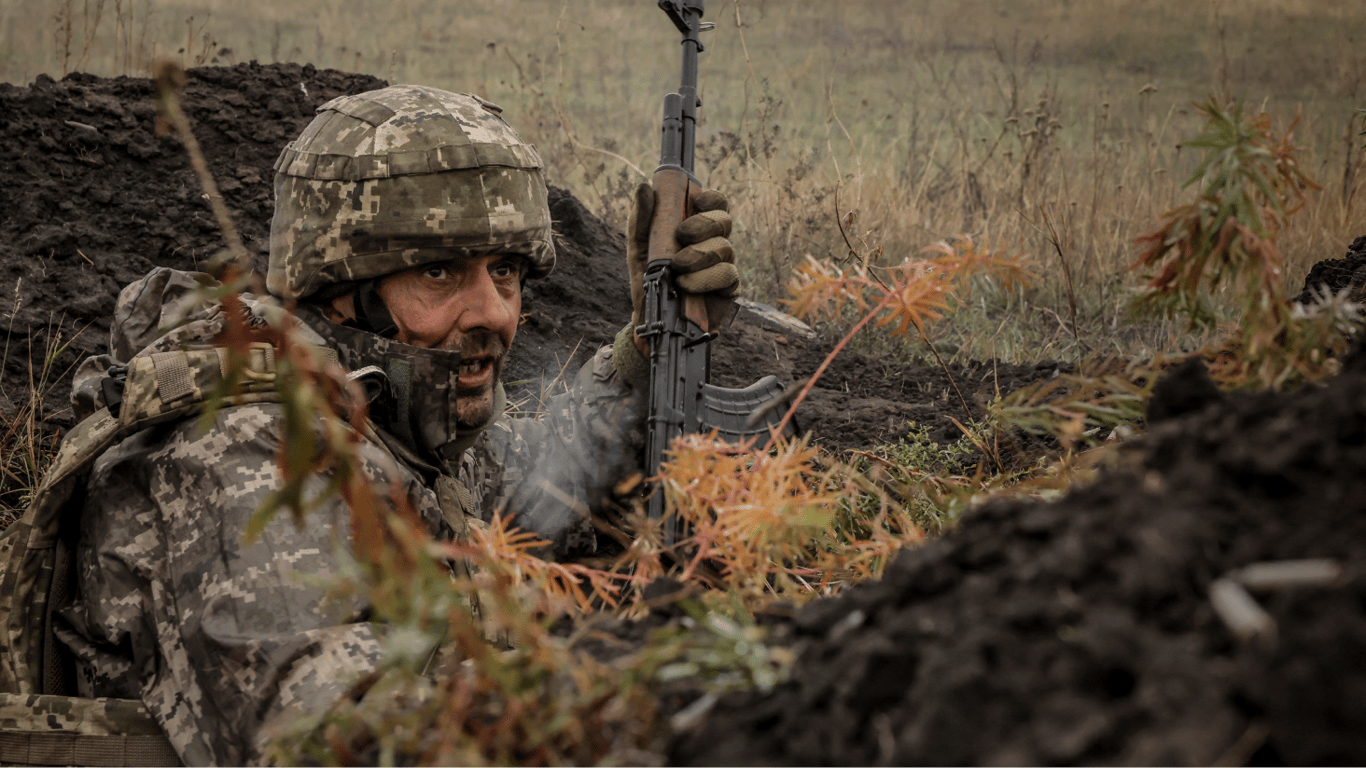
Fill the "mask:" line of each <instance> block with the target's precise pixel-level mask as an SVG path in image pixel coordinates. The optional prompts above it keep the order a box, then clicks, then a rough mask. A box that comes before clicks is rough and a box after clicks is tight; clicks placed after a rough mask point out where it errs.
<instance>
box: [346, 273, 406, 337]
mask: <svg viewBox="0 0 1366 768" xmlns="http://www.w3.org/2000/svg"><path fill="white" fill-rule="evenodd" d="M356 304H357V306H356V314H357V317H356V327H357V328H359V329H360V330H362V331H366V332H368V333H373V334H375V335H376V336H380V337H383V338H386V339H392V338H394V337H395V336H397V335H398V324H397V323H395V322H394V316H393V315H391V314H389V308H388V307H387V306H385V305H384V299H383V298H381V297H380V295H379V279H378V278H371V279H370V280H365V281H362V282H361V284H360V286H359V287H358V288H357V289H356Z"/></svg>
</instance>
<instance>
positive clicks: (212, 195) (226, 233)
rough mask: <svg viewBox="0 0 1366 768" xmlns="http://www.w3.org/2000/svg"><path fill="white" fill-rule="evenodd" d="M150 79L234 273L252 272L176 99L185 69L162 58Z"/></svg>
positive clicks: (261, 289)
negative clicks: (221, 236) (184, 153)
mask: <svg viewBox="0 0 1366 768" xmlns="http://www.w3.org/2000/svg"><path fill="white" fill-rule="evenodd" d="M153 78H154V79H155V80H156V84H157V109H158V110H159V112H160V114H161V118H162V119H163V120H165V121H166V122H167V123H169V124H170V125H171V127H172V128H173V129H175V132H176V135H177V136H179V137H180V142H181V143H182V144H184V145H185V152H186V154H188V155H189V156H190V166H191V167H193V168H194V172H195V176H196V177H197V178H198V179H199V186H200V188H202V189H203V190H204V196H205V197H206V198H208V200H209V207H210V208H211V209H212V210H213V217H214V220H215V221H216V222H218V228H219V229H220V230H222V232H223V239H224V240H226V241H227V244H228V251H229V253H231V254H232V258H233V261H234V262H236V267H237V271H238V274H241V275H253V274H254V271H253V269H252V265H251V258H250V257H249V256H248V255H247V249H246V247H245V246H243V245H242V237H241V236H240V235H239V234H237V227H236V226H234V225H233V223H232V214H231V213H229V212H228V207H227V205H225V204H224V203H223V195H222V194H221V193H219V191H218V183H217V182H215V181H214V179H213V173H212V172H211V171H210V170H209V163H208V161H207V160H205V159H204V152H203V151H202V150H201V149H200V148H199V141H198V140H197V139H195V137H194V131H193V130H192V129H191V128H190V120H189V118H187V117H186V116H185V111H184V110H182V109H181V108H180V98H179V96H178V95H177V94H178V93H179V91H180V89H181V88H182V87H183V86H184V84H185V70H184V69H182V68H181V67H180V65H179V64H177V63H175V62H174V61H170V60H168V59H162V60H160V61H158V62H157V63H156V65H155V66H154V67H153ZM254 280H255V281H256V282H260V277H259V276H255V278H254ZM252 288H253V290H254V291H256V293H257V294H264V293H265V289H264V286H263V285H253V286H252Z"/></svg>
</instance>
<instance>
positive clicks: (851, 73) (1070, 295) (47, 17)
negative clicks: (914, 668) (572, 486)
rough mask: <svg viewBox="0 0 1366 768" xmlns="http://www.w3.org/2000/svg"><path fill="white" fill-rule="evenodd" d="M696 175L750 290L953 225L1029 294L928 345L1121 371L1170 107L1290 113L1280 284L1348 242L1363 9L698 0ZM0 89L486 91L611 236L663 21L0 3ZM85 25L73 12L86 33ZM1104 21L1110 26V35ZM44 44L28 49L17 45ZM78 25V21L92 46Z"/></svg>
mask: <svg viewBox="0 0 1366 768" xmlns="http://www.w3.org/2000/svg"><path fill="white" fill-rule="evenodd" d="M707 5H708V13H707V17H706V18H707V19H708V20H711V21H715V22H716V23H717V24H718V29H717V31H715V32H712V33H710V34H709V36H708V37H707V51H706V53H704V55H703V62H702V66H703V69H702V77H701V92H702V97H703V101H704V107H703V110H702V121H703V125H702V127H701V130H700V132H699V135H700V137H701V141H702V146H701V147H700V149H699V175H700V176H701V177H702V179H703V180H704V182H705V183H707V184H709V185H711V186H715V187H717V188H720V189H722V190H723V191H725V192H726V193H727V194H728V195H729V196H730V197H731V199H732V201H733V204H734V208H735V213H736V217H737V221H738V223H739V227H740V234H739V235H738V236H737V239H738V240H739V245H740V247H741V254H742V256H741V260H742V268H743V270H744V274H745V277H746V280H747V290H748V292H749V293H750V294H751V295H753V296H755V297H757V298H760V299H766V300H769V301H775V300H779V299H782V298H784V297H785V293H784V288H783V286H784V285H785V284H786V282H787V280H788V278H789V277H790V275H791V272H792V270H793V268H794V267H795V266H796V265H798V264H800V263H802V262H803V261H804V260H805V258H806V257H807V256H808V255H810V256H813V257H815V258H818V259H826V258H841V257H843V256H844V255H845V252H846V250H847V248H846V246H845V243H844V240H843V238H842V237H841V236H840V233H839V229H838V227H837V226H836V221H837V220H838V219H843V220H845V221H847V222H848V231H849V234H850V236H851V239H852V240H853V241H854V242H855V245H856V247H857V248H858V250H860V251H871V250H874V249H876V250H877V251H878V252H880V253H881V254H882V256H881V258H882V259H883V260H884V261H885V263H888V264H896V263H899V262H900V261H901V260H902V259H903V258H904V257H905V256H907V255H908V254H914V253H916V252H918V251H919V250H920V249H921V248H923V247H924V246H926V245H928V244H930V243H932V242H935V241H939V240H945V239H949V238H952V237H954V236H957V235H960V234H970V235H973V236H974V237H977V238H978V239H980V240H983V241H990V242H993V243H999V244H1001V245H1002V246H1003V247H1006V248H1008V249H1009V250H1010V251H1011V252H1013V253H1017V254H1019V255H1021V256H1023V257H1024V258H1026V259H1027V260H1029V261H1030V263H1031V266H1032V267H1033V271H1035V272H1036V273H1037V274H1039V275H1040V276H1041V278H1042V279H1040V280H1038V281H1036V282H1035V285H1034V287H1033V288H1032V289H1030V290H1028V291H1026V292H1024V293H1020V294H1009V293H1006V292H1004V291H997V292H995V293H993V292H991V291H990V290H985V291H981V292H979V293H978V294H977V299H976V301H975V303H974V304H973V305H971V306H968V307H964V308H960V311H959V313H958V315H957V317H956V319H955V321H954V323H952V324H948V325H946V326H945V327H944V328H942V329H941V330H939V331H938V332H937V336H936V337H935V339H934V340H935V342H936V343H938V344H939V345H941V346H942V347H943V348H944V349H947V350H951V351H959V352H960V353H961V354H963V355H969V356H974V357H988V356H995V357H1002V358H1006V359H1011V360H1037V359H1040V358H1044V357H1061V358H1065V359H1078V358H1080V357H1081V356H1082V355H1084V354H1086V353H1091V352H1096V351H1102V350H1104V351H1109V352H1113V353H1116V354H1124V355H1132V356H1143V355H1147V354H1151V353H1153V352H1155V351H1161V350H1164V349H1166V350H1170V349H1173V348H1178V347H1183V346H1184V347H1189V346H1191V345H1193V344H1194V343H1195V342H1194V341H1192V340H1189V339H1185V338H1183V337H1182V336H1180V335H1179V334H1178V333H1177V330H1176V329H1174V328H1170V327H1167V326H1164V325H1161V324H1152V323H1149V324H1143V325H1138V324H1135V323H1134V322H1132V321H1131V320H1130V319H1129V318H1128V317H1127V316H1126V315H1125V314H1124V312H1123V306H1124V299H1125V298H1126V297H1127V295H1128V293H1129V292H1130V291H1132V290H1133V289H1134V288H1135V287H1136V286H1137V285H1138V284H1139V281H1138V280H1137V278H1136V277H1134V276H1130V275H1128V274H1127V273H1126V268H1127V266H1128V264H1129V263H1130V262H1131V260H1132V257H1133V253H1134V247H1133V240H1134V238H1135V237H1136V236H1137V235H1139V234H1140V233H1142V232H1144V231H1147V230H1148V229H1149V228H1150V227H1151V225H1152V223H1153V222H1155V221H1156V220H1157V219H1158V218H1159V217H1160V215H1161V214H1162V213H1163V212H1165V211H1166V210H1168V209H1169V208H1171V207H1174V205H1175V202H1176V201H1177V199H1178V192H1179V188H1180V184H1181V182H1182V181H1184V179H1185V178H1186V176H1187V174H1188V173H1189V171H1190V170H1191V168H1192V167H1193V165H1194V162H1195V160H1196V158H1194V157H1192V155H1193V154H1194V153H1192V152H1190V151H1186V152H1184V153H1183V152H1182V151H1181V150H1180V149H1179V147H1178V146H1177V145H1178V142H1180V141H1181V140H1182V139H1183V138H1185V137H1189V136H1193V135H1195V133H1197V132H1198V130H1199V126H1200V121H1201V116H1200V115H1199V114H1198V111H1197V110H1196V109H1194V108H1193V107H1192V105H1191V103H1190V102H1192V101H1203V100H1204V98H1205V97H1206V96H1207V95H1209V94H1215V95H1216V96H1218V97H1220V98H1239V99H1241V100H1243V101H1244V102H1246V103H1247V104H1248V105H1249V106H1250V107H1251V108H1254V109H1264V110H1265V111H1267V112H1268V113H1269V114H1270V115H1271V116H1272V118H1273V119H1274V121H1275V122H1276V123H1277V124H1278V126H1279V127H1284V126H1285V125H1287V124H1289V123H1290V121H1291V120H1292V119H1293V117H1294V116H1295V114H1296V112H1297V110H1299V109H1301V108H1302V109H1303V111H1304V118H1303V121H1302V122H1301V125H1300V129H1299V131H1298V133H1297V137H1296V138H1297V141H1298V142H1299V143H1301V144H1302V145H1304V146H1306V147H1307V151H1308V158H1307V162H1306V163H1305V167H1306V169H1307V170H1308V171H1309V173H1310V175H1311V176H1313V177H1314V178H1315V179H1316V180H1318V181H1319V182H1320V183H1321V184H1323V186H1324V189H1323V191H1322V192H1318V193H1315V194H1314V195H1312V196H1311V198H1310V200H1309V201H1308V204H1307V205H1306V208H1305V210H1304V211H1303V212H1302V213H1301V214H1300V215H1299V216H1298V217H1297V218H1296V220H1295V221H1294V222H1292V225H1291V227H1290V229H1289V230H1288V231H1287V232H1285V233H1284V234H1283V235H1282V238H1281V247H1282V250H1283V251H1284V252H1285V254H1286V255H1287V260H1288V261H1287V273H1288V280H1287V284H1288V285H1290V286H1292V287H1296V288H1297V287H1298V284H1299V281H1300V280H1302V278H1303V275H1304V274H1305V273H1306V272H1307V270H1308V267H1309V265H1311V264H1312V263H1314V262H1316V261H1318V260H1320V259H1322V258H1327V257H1333V256H1338V255H1341V253H1342V252H1343V250H1344V248H1345V246H1346V244H1347V243H1349V242H1350V240H1351V238H1352V236H1353V235H1355V234H1360V229H1361V228H1362V216H1361V203H1360V198H1361V189H1360V187H1361V180H1360V174H1359V172H1358V171H1359V166H1360V149H1359V144H1360V139H1359V138H1357V137H1356V135H1355V134H1356V133H1357V132H1358V131H1359V130H1360V127H1361V126H1360V123H1359V121H1354V118H1355V116H1356V114H1357V113H1356V112H1355V108H1356V107H1357V106H1359V105H1360V104H1361V103H1362V102H1363V101H1366V93H1363V92H1362V91H1363V83H1364V82H1366V51H1362V50H1361V49H1360V46H1357V45H1355V44H1354V43H1353V41H1354V40H1358V39H1360V38H1361V34H1362V33H1363V32H1366V13H1364V12H1362V11H1360V10H1357V9H1356V8H1355V6H1353V5H1351V4H1347V3H1333V4H1327V3H1311V2H1272V0H1243V1H1241V2H1237V3H1231V2H1222V3H1214V4H1212V5H1206V4H1193V3H1178V2H1152V1H1144V0H1093V1H1091V2H1085V3H1081V2H1070V3H1068V2H1044V0H1024V1H1019V2H1006V0H968V1H967V2H948V0H922V1H921V2H917V3H913V4H910V3H905V2H900V1H897V0H864V1H863V2H850V3H800V4H798V3H778V2H774V1H773V0H727V1H725V2H723V1H721V0H712V1H711V2H709V3H708V4H707ZM0 14H2V15H3V16H2V18H0V21H3V22H4V24H3V26H4V28H5V29H6V30H7V31H6V33H5V34H6V35H7V37H6V39H5V40H4V41H3V42H4V46H5V48H4V50H3V51H0V79H4V80H10V81H12V82H27V81H28V80H29V79H31V78H32V77H33V76H35V75H36V74H37V73H38V72H41V71H49V72H52V73H53V74H60V72H61V70H62V69H63V68H74V67H76V66H77V65H81V66H83V67H84V68H86V69H89V70H91V71H94V72H96V73H99V74H117V73H121V72H124V71H127V70H128V69H129V65H128V62H129V60H130V59H138V58H140V57H142V58H145V57H146V56H148V55H151V54H159V55H165V54H171V55H178V56H180V57H181V59H182V60H183V61H184V62H185V63H186V64H194V63H197V62H201V61H204V62H212V61H215V60H216V61H218V62H219V63H229V62H236V61H244V60H249V59H258V60H261V61H273V60H294V61H308V62H312V63H314V64H317V65H318V66H327V67H336V68H342V69H349V70H356V71H364V72H368V73H371V74H375V75H378V76H380V77H384V78H387V79H389V80H390V81H394V82H400V81H408V82H414V81H416V82H425V83H429V84H432V85H437V86H441V87H446V88H450V89H453V90H460V91H473V92H478V93H481V94H483V95H485V96H487V97H489V98H491V99H492V100H494V101H496V102H498V103H500V104H502V105H503V106H504V107H505V108H506V109H507V113H506V114H507V116H508V118H509V120H510V121H511V122H512V123H513V124H514V125H516V126H517V127H518V128H519V130H521V131H522V132H523V133H524V134H525V135H526V136H527V138H528V139H529V140H531V141H533V142H535V143H536V144H538V145H539V146H540V147H541V148H542V149H543V150H544V152H543V154H544V155H545V156H546V157H547V158H548V159H549V161H550V162H551V166H552V167H551V177H552V180H553V181H554V182H555V183H558V184H562V185H566V186H568V187H570V188H571V189H574V190H575V191H576V192H577V193H578V194H579V195H580V196H581V197H583V198H584V199H585V201H586V202H587V203H588V204H589V205H590V206H592V207H594V208H595V209H596V210H597V211H598V212H599V213H602V214H604V215H606V216H607V217H608V218H609V219H612V220H615V221H622V220H623V219H624V213H625V211H624V206H625V199H626V196H625V194H624V190H626V189H628V188H629V186H630V185H631V184H633V183H634V182H635V181H636V180H637V179H639V178H640V175H639V171H640V170H641V169H644V170H646V171H648V170H650V169H651V168H652V167H653V165H654V162H655V160H654V156H655V154H656V153H657V140H656V122H657V120H658V113H659V98H660V96H661V95H662V94H663V93H664V92H665V91H667V90H669V89H671V88H672V87H674V85H675V81H676V78H677V73H676V69H677V62H676V55H675V48H674V45H673V43H674V32H673V30H672V27H671V25H669V24H668V22H667V20H666V19H665V18H664V16H663V14H661V13H659V12H658V11H657V10H655V8H654V4H653V3H648V2H644V1H643V0H630V1H629V2H628V0H586V1H585V2H575V3H567V2H562V3H548V2H530V1H524V2H513V1H510V0H504V1H503V2H486V3H479V4H462V5H461V7H460V8H459V11H458V13H451V12H450V9H449V6H447V5H444V4H439V3H436V2H432V1H431V0H398V1H397V2H386V3H379V2H373V0H359V1H357V2H348V3H340V2H336V1H334V0H307V1H306V2H298V3H293V4H290V5H288V6H282V5H280V4H274V3H263V2H250V1H248V2H234V3H226V2H215V1H211V2H201V3H183V2H170V1H169V0H155V1H154V0H144V1H143V2H141V3H139V2H136V0H122V2H114V1H113V0H81V2H77V0H62V2H61V3H59V4H57V5H56V6H55V7H54V6H52V5H48V6H46V7H37V6H34V4H12V5H11V6H9V7H7V8H6V9H4V10H3V11H0ZM96 18H98V19H99V24H98V25H95V24H94V19H96ZM1115 19H1122V20H1123V22H1122V23H1120V24H1116V23H1115V21H1114V20H1115ZM33 28H50V29H53V30H54V32H53V34H52V35H49V36H35V35H22V34H20V33H19V32H18V31H16V30H21V29H33ZM92 29H93V31H92Z"/></svg>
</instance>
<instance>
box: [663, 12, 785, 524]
mask: <svg viewBox="0 0 1366 768" xmlns="http://www.w3.org/2000/svg"><path fill="white" fill-rule="evenodd" d="M703 2H704V0H659V7H660V8H661V9H663V11H664V12H665V13H667V14H668V15H669V18H670V19H671V20H672V21H673V23H674V26H676V27H678V30H679V32H681V33H682V34H683V77H682V84H681V85H679V87H678V92H677V93H670V94H668V95H666V96H665V97H664V125H663V131H662V133H663V136H662V141H661V147H660V152H659V168H657V169H656V170H655V173H654V178H653V180H652V185H653V186H654V191H655V209H654V220H653V221H652V222H651V225H650V251H649V255H648V260H647V263H646V266H645V276H644V278H645V307H644V318H643V320H644V322H642V323H641V324H640V325H639V326H638V327H637V328H636V335H637V336H639V337H640V338H642V339H646V340H647V341H648V342H649V345H650V360H649V362H650V379H649V381H650V384H649V386H650V399H649V409H650V410H649V417H648V420H647V435H646V446H645V450H646V454H645V457H646V461H647V467H648V469H649V470H650V474H651V475H657V474H659V468H660V467H661V466H662V465H663V464H664V452H665V450H666V449H668V447H669V445H670V443H672V442H673V440H674V439H675V438H678V437H680V436H682V435H685V434H694V433H699V432H711V431H713V430H715V431H716V432H717V435H718V436H719V437H720V438H721V439H723V440H726V441H727V442H731V443H742V442H744V441H746V440H749V439H752V438H755V437H758V436H760V435H763V436H767V435H768V434H769V426H770V425H775V424H777V423H778V421H779V419H780V416H781V411H780V410H777V411H775V409H772V408H768V409H763V410H762V413H763V414H764V415H763V416H761V417H760V418H759V419H757V421H758V422H759V423H758V424H750V423H749V422H750V420H751V414H753V413H756V412H760V410H759V409H760V408H761V407H762V406H764V405H766V404H768V403H770V402H771V401H772V400H774V399H775V398H778V397H780V396H781V395H782V394H783V386H782V385H781V384H780V383H779V382H778V378H777V377H776V376H765V377H764V378H762V379H760V380H759V381H757V382H755V383H754V384H751V385H750V386H748V387H745V388H744V389H726V388H723V387H716V386H712V384H711V383H710V379H711V371H710V361H709V351H710V346H709V342H711V341H712V340H713V339H715V338H716V337H717V336H718V334H717V333H716V332H714V331H713V330H712V329H711V328H710V327H709V324H708V320H707V311H706V301H705V299H703V297H701V296H697V295H690V294H684V293H682V292H681V291H679V290H678V289H677V288H676V287H675V285H674V281H673V274H672V268H671V264H672V260H673V257H674V254H676V253H678V250H679V247H678V243H677V241H676V240H675V239H674V231H675V230H676V229H677V227H678V225H679V223H680V222H682V221H683V219H685V218H687V217H688V216H689V215H691V214H692V206H691V204H690V202H689V201H690V199H691V198H692V196H693V195H695V194H696V193H698V192H700V191H702V187H701V185H700V184H699V183H698V182H697V177H695V176H694V175H693V150H694V147H695V145H696V138H697V136H696V132H697V108H698V106H700V105H701V100H700V99H698V97H697V55H698V54H699V53H701V51H702V41H701V40H700V39H699V33H700V32H701V31H702V30H704V29H710V28H712V27H713V26H714V25H711V24H707V25H703V24H702V12H703ZM788 431H789V432H790V431H795V428H789V430H788ZM647 513H648V515H649V517H650V519H651V520H663V521H664V524H663V529H664V543H665V546H670V547H671V546H673V545H674V544H676V543H677V542H678V541H679V540H681V539H682V538H684V536H686V533H687V532H686V531H685V530H684V526H683V525H682V523H681V521H679V520H678V519H677V518H676V517H674V516H673V515H670V516H669V517H668V519H665V507H664V490H663V489H662V488H656V489H655V490H654V493H652V494H651V495H650V498H649V501H648V506H647Z"/></svg>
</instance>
